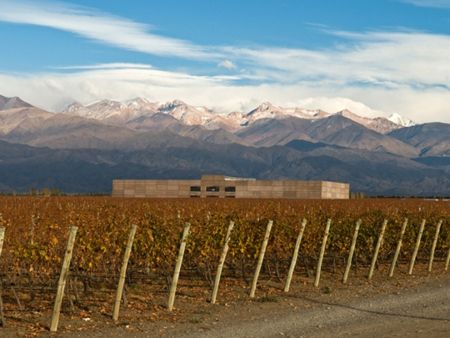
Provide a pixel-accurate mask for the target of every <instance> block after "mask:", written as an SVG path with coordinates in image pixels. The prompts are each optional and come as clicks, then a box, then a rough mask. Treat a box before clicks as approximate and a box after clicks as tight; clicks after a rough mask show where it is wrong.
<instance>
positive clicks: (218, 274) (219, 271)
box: [211, 221, 234, 304]
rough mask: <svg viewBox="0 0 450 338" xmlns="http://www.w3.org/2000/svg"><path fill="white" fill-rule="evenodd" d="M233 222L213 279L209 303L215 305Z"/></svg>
mask: <svg viewBox="0 0 450 338" xmlns="http://www.w3.org/2000/svg"><path fill="white" fill-rule="evenodd" d="M233 227H234V222H233V221H230V224H229V225H228V229H227V234H226V236H225V243H224V245H223V249H222V254H221V255H220V259H219V265H217V272H216V277H215V279H214V288H213V292H212V295H211V303H212V304H215V303H216V299H217V292H218V291H219V284H220V277H221V276H222V269H223V265H224V264H225V259H226V258H227V253H228V243H229V242H230V238H231V231H232V230H233Z"/></svg>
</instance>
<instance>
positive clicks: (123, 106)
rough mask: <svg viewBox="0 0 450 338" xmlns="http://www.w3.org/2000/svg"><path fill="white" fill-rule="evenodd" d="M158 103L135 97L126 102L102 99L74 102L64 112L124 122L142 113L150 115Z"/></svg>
mask: <svg viewBox="0 0 450 338" xmlns="http://www.w3.org/2000/svg"><path fill="white" fill-rule="evenodd" d="M158 108H159V104H158V103H155V102H150V101H148V100H147V99H143V98H136V99H133V100H129V101H126V102H123V103H122V102H118V101H113V100H102V101H98V102H94V103H91V104H89V105H87V106H83V105H82V104H80V103H78V102H75V103H72V104H71V105H69V106H68V107H67V108H66V109H65V110H64V113H66V114H69V115H77V116H81V117H85V118H91V119H95V120H99V121H105V122H112V123H114V122H116V123H126V122H128V121H130V120H132V119H135V118H137V117H140V116H142V115H152V114H155V113H156V112H157V110H158Z"/></svg>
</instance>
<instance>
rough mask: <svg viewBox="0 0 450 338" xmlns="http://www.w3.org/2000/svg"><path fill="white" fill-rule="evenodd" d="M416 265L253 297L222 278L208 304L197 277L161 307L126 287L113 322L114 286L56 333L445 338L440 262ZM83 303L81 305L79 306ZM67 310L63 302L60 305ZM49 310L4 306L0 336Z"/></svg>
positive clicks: (38, 331) (307, 282)
mask: <svg viewBox="0 0 450 338" xmlns="http://www.w3.org/2000/svg"><path fill="white" fill-rule="evenodd" d="M425 267H426V266H425V264H423V263H422V264H420V265H419V266H418V267H417V269H416V270H415V274H414V275H413V276H407V275H406V273H405V271H406V269H407V268H406V266H405V265H402V266H400V268H399V269H398V270H397V273H396V275H395V276H394V278H392V279H388V278H386V276H387V269H388V266H383V267H381V268H380V270H379V271H377V273H376V275H375V277H374V280H373V281H372V282H367V280H366V278H365V275H366V273H367V271H365V269H359V270H358V271H357V272H356V273H355V272H353V274H352V276H351V278H350V280H349V283H348V285H343V284H342V283H341V282H340V279H341V276H342V274H341V271H336V272H334V273H332V272H331V271H329V272H325V273H324V275H323V278H322V280H321V285H320V288H319V289H316V288H314V286H313V285H312V284H313V279H312V278H311V277H303V276H297V277H296V278H295V280H294V281H293V287H292V290H291V292H289V293H288V294H285V293H283V291H282V285H283V284H282V281H278V280H263V281H261V283H260V284H259V287H258V290H257V298H256V299H255V300H249V299H248V296H247V295H248V291H249V286H248V284H247V283H245V282H243V281H237V280H231V279H225V280H224V281H223V284H222V289H221V292H220V298H219V303H218V304H216V305H212V304H210V303H208V301H207V299H208V297H209V292H210V289H209V287H208V286H207V285H205V284H204V283H202V282H198V283H196V282H193V281H186V280H184V281H181V286H180V288H179V293H178V295H177V299H176V302H175V305H176V309H175V311H174V312H172V313H168V312H167V310H166V309H165V306H164V305H165V301H166V295H167V293H166V291H164V290H162V289H161V285H153V286H152V285H150V286H140V287H137V288H132V289H130V290H129V292H128V299H129V301H128V305H127V307H126V308H124V309H123V310H122V312H121V318H120V322H119V323H118V324H114V323H113V322H112V321H111V319H110V313H111V304H112V299H113V291H111V292H110V293H109V295H108V293H105V294H106V295H107V297H106V298H105V300H104V302H98V299H97V301H96V302H91V303H89V302H88V300H87V299H85V300H84V303H83V304H84V305H80V306H75V309H72V311H65V312H64V313H63V315H62V318H61V322H60V330H59V332H58V334H57V335H56V336H58V337H105V336H109V337H151V336H155V337H160V336H161V337H349V336H352V337H395V336H402V337H427V338H430V337H450V273H444V272H443V263H442V262H440V263H437V264H435V271H434V272H433V273H432V274H428V273H427V272H426V271H425ZM86 304H87V305H86ZM67 308H68V306H67V304H66V309H67ZM50 314H51V307H49V306H48V305H47V306H45V308H43V309H42V311H39V310H36V308H34V310H33V311H32V312H15V311H7V312H6V315H7V319H8V327H6V328H3V329H0V336H2V337H17V336H32V335H39V336H49V335H50V334H49V333H48V329H47V328H48V325H49V322H50Z"/></svg>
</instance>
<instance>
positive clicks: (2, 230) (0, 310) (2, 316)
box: [0, 227, 6, 327]
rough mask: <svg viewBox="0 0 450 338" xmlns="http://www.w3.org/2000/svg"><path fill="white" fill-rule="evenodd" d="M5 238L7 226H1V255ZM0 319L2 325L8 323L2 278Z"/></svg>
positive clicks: (0, 285)
mask: <svg viewBox="0 0 450 338" xmlns="http://www.w3.org/2000/svg"><path fill="white" fill-rule="evenodd" d="M4 239H5V228H4V227H1V228H0V257H1V256H2V249H3V241H4ZM0 321H1V323H0V324H1V326H2V327H4V326H5V325H6V321H5V315H4V313H3V283H2V280H1V279H0Z"/></svg>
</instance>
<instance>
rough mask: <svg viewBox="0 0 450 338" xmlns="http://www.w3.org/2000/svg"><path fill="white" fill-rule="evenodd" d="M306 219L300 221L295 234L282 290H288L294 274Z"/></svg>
mask: <svg viewBox="0 0 450 338" xmlns="http://www.w3.org/2000/svg"><path fill="white" fill-rule="evenodd" d="M307 222H308V221H307V220H306V219H305V218H304V219H303V221H302V226H301V227H300V232H299V233H298V236H297V241H296V242H295V248H294V254H293V255H292V260H291V265H290V266H289V272H288V275H287V278H286V284H285V285H284V292H289V288H290V287H291V280H292V275H293V274H294V270H295V266H296V265H297V258H298V251H299V249H300V244H301V243H302V238H303V233H304V232H305V227H306V223H307Z"/></svg>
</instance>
